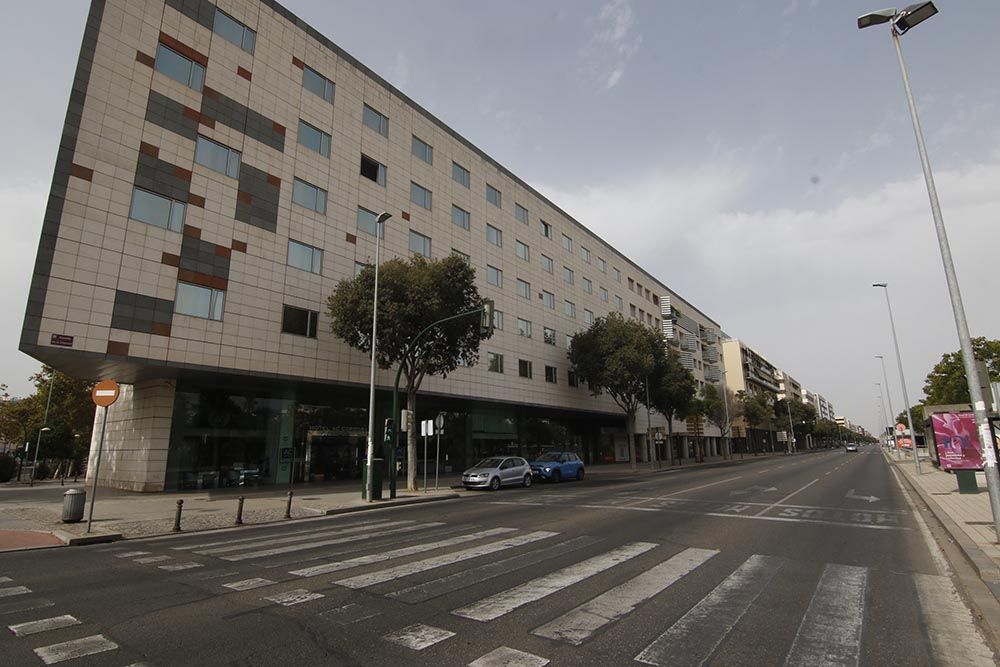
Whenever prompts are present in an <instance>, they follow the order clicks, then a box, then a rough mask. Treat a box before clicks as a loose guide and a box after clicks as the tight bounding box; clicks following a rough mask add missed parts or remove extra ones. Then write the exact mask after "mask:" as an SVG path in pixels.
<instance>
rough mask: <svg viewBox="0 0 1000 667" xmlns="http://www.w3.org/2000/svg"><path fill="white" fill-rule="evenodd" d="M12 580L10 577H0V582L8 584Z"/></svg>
mask: <svg viewBox="0 0 1000 667" xmlns="http://www.w3.org/2000/svg"><path fill="white" fill-rule="evenodd" d="M12 581H14V580H13V579H11V578H10V577H0V584H9V583H10V582H12Z"/></svg>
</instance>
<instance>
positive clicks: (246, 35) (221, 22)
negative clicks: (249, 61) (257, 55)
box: [212, 8, 257, 54]
mask: <svg viewBox="0 0 1000 667" xmlns="http://www.w3.org/2000/svg"><path fill="white" fill-rule="evenodd" d="M212 31H213V32H214V33H215V34H216V35H218V36H219V37H222V38H223V39H225V40H226V41H229V42H232V43H233V44H235V45H236V46H238V47H240V48H241V49H243V50H244V51H246V52H247V53H250V54H252V53H253V47H254V43H255V42H256V41H257V33H256V32H254V31H253V30H251V29H250V28H248V27H247V26H245V25H243V24H242V23H240V22H239V21H237V20H236V19H234V18H233V17H232V16H230V15H229V14H226V13H225V12H224V11H222V10H221V9H218V8H216V10H215V22H214V23H213V25H212Z"/></svg>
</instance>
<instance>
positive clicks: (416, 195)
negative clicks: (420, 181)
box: [410, 181, 431, 211]
mask: <svg viewBox="0 0 1000 667" xmlns="http://www.w3.org/2000/svg"><path fill="white" fill-rule="evenodd" d="M410 201H411V202H413V203H414V204H416V205H417V206H422V207H424V208H426V209H427V210H428V211H429V210H431V191H430V190H428V189H427V188H425V187H424V186H422V185H417V184H416V183H414V182H413V181H410Z"/></svg>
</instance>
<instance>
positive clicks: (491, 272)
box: [486, 264, 503, 287]
mask: <svg viewBox="0 0 1000 667" xmlns="http://www.w3.org/2000/svg"><path fill="white" fill-rule="evenodd" d="M486 282H488V283H489V284H490V285H494V286H496V287H503V271H501V270H500V269H498V268H496V267H495V266H490V265H489V264H487V265H486Z"/></svg>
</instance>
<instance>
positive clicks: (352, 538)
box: [222, 522, 444, 561]
mask: <svg viewBox="0 0 1000 667" xmlns="http://www.w3.org/2000/svg"><path fill="white" fill-rule="evenodd" d="M443 525H444V524H443V523H440V522H432V523H424V524H418V525H415V526H402V527H400V528H393V529H391V530H383V531H380V532H378V533H371V534H367V533H366V534H363V535H346V536H344V537H334V538H330V539H328V540H318V541H316V542H306V543H300V544H288V545H285V546H283V547H274V548H273V549H261V550H259V551H248V552H246V553H242V554H234V555H232V556H222V560H228V561H241V560H249V559H251V558H264V557H266V556H277V555H280V554H288V553H292V552H295V551H306V550H308V549H315V548H317V547H328V546H332V545H334V544H346V543H348V542H360V541H362V540H371V539H374V538H376V537H384V536H386V535H394V534H398V533H408V532H412V531H415V530H424V529H426V528H435V527H437V526H443Z"/></svg>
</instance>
